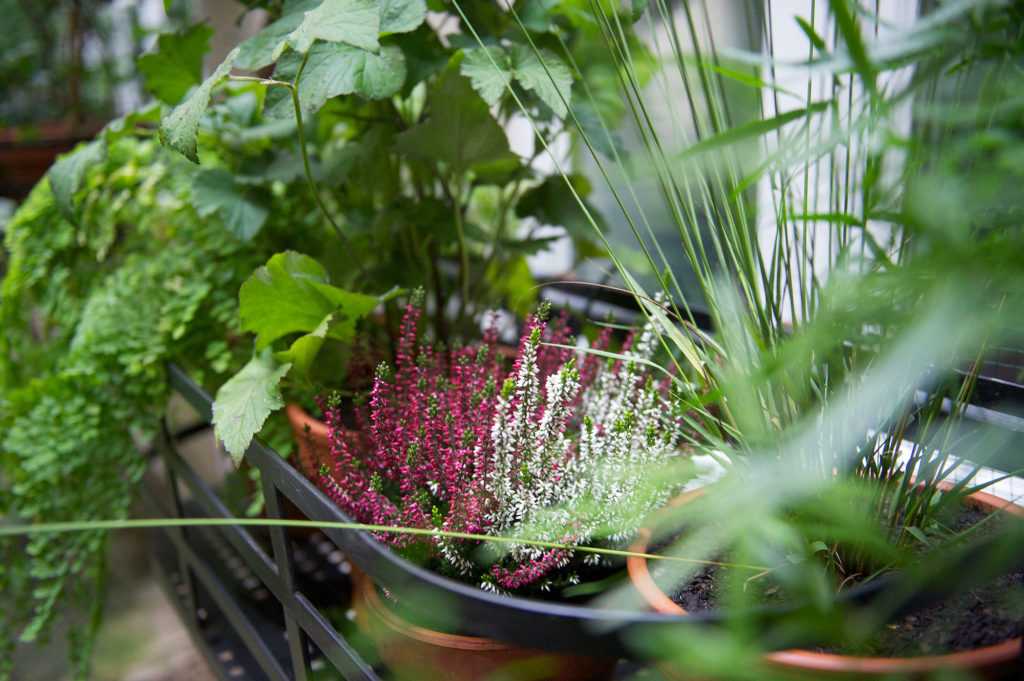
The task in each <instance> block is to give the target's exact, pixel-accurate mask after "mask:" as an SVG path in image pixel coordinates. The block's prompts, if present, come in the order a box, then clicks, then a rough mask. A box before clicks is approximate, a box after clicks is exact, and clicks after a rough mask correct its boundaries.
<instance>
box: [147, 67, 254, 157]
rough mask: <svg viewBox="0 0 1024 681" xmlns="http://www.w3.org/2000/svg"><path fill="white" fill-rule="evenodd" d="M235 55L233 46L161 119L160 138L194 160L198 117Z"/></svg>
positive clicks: (225, 75) (165, 143) (196, 155)
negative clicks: (190, 91)
mask: <svg viewBox="0 0 1024 681" xmlns="http://www.w3.org/2000/svg"><path fill="white" fill-rule="evenodd" d="M237 56H238V48H237V47H236V48H235V49H233V50H231V52H230V53H229V54H228V56H227V58H225V59H224V61H223V62H222V63H221V65H220V66H218V67H217V68H216V70H214V72H213V73H212V74H211V75H210V77H209V78H207V79H206V80H204V81H203V82H202V84H201V85H199V86H198V87H197V88H195V89H194V90H192V93H191V94H189V96H188V97H186V98H185V99H184V100H183V101H182V102H181V104H179V105H178V106H176V107H175V108H174V110H173V111H172V112H171V113H170V114H168V115H167V117H165V118H164V119H163V121H161V123H160V141H161V142H163V144H164V145H165V146H168V147H170V148H171V149H174V150H175V151H177V152H178V153H179V154H181V155H182V156H184V157H185V158H187V159H188V160H190V161H192V162H193V163H199V155H198V154H197V153H196V136H197V134H198V132H199V119H200V118H202V115H203V112H205V111H206V107H207V106H208V105H209V103H210V94H211V93H212V92H213V88H214V87H215V86H216V85H217V84H218V83H220V81H222V80H223V79H224V78H225V77H227V75H228V74H229V73H230V72H231V67H232V66H233V65H234V62H235V58H236V57H237Z"/></svg>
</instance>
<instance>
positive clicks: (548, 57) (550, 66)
mask: <svg viewBox="0 0 1024 681" xmlns="http://www.w3.org/2000/svg"><path fill="white" fill-rule="evenodd" d="M512 64H513V68H514V69H515V74H516V80H517V81H519V84H520V85H522V86H523V87H524V88H526V89H527V90H532V91H533V92H534V93H536V95H537V96H538V97H540V100H541V101H542V102H544V103H545V104H547V105H548V107H549V108H550V109H551V110H552V111H554V112H555V115H556V116H558V117H559V118H565V115H566V114H567V113H569V109H568V106H567V105H568V103H569V97H570V95H571V88H572V71H570V70H569V67H568V66H566V65H565V62H563V61H562V60H561V59H559V58H558V57H557V56H555V55H554V54H553V53H552V52H551V51H549V50H540V51H534V49H533V48H532V47H529V46H527V45H513V46H512Z"/></svg>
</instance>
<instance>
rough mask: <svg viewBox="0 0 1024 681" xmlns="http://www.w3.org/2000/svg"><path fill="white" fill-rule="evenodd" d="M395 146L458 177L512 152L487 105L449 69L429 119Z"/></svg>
mask: <svg viewBox="0 0 1024 681" xmlns="http://www.w3.org/2000/svg"><path fill="white" fill-rule="evenodd" d="M396 147H397V148H398V150H399V151H401V152H403V153H405V154H408V155H409V156H413V157H417V158H423V159H427V160H433V161H440V162H442V163H444V164H446V165H447V166H448V167H449V168H450V169H451V170H452V171H453V172H454V173H456V174H461V173H463V172H465V171H466V170H468V169H469V168H471V167H472V166H473V165H474V164H477V163H487V162H489V161H497V160H500V159H503V158H507V157H508V156H509V155H510V153H511V152H510V151H509V146H508V138H507V137H505V132H504V131H503V130H502V129H501V126H499V125H498V123H497V122H496V121H495V120H494V118H493V117H492V116H491V112H490V111H489V110H488V108H487V102H485V101H484V100H483V99H481V98H480V97H479V96H478V95H477V94H476V92H475V91H474V90H473V86H472V85H470V82H469V80H468V79H467V78H465V77H463V76H461V75H459V73H458V71H457V70H456V69H455V68H448V69H447V70H446V71H445V72H444V74H442V76H441V78H440V80H438V82H437V83H436V84H435V85H434V88H433V90H432V91H431V93H430V118H429V119H427V120H426V121H425V122H423V123H420V124H419V125H417V126H416V127H414V128H412V129H411V130H407V131H406V132H404V133H402V134H401V135H399V136H398V138H397V141H396Z"/></svg>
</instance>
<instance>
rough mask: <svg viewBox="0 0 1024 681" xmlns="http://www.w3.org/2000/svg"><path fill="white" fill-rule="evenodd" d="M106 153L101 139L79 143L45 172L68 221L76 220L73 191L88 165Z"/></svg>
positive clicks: (97, 161) (58, 206)
mask: <svg viewBox="0 0 1024 681" xmlns="http://www.w3.org/2000/svg"><path fill="white" fill-rule="evenodd" d="M106 153H107V145H106V144H104V142H103V140H102V139H96V140H93V141H92V142H89V143H88V144H81V145H79V146H78V148H76V149H75V150H74V151H72V152H71V153H69V154H64V155H63V156H61V157H60V159H58V161H57V162H56V163H54V164H53V167H51V168H50V171H49V172H48V173H47V177H49V178H50V189H52V190H53V198H54V200H55V201H56V202H57V208H58V209H60V212H61V215H63V216H64V217H65V218H66V219H67V220H68V221H70V222H74V223H77V222H78V218H77V217H76V215H75V192H77V191H78V189H79V188H80V187H81V186H82V179H83V178H84V177H85V172H86V171H87V170H88V169H89V166H91V165H92V164H94V163H99V162H100V161H102V160H103V159H104V158H105V157H106Z"/></svg>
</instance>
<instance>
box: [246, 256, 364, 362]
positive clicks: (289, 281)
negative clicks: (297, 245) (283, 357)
mask: <svg viewBox="0 0 1024 681" xmlns="http://www.w3.org/2000/svg"><path fill="white" fill-rule="evenodd" d="M238 298H239V311H240V316H241V320H242V329H243V330H244V331H251V332H253V333H255V334H256V350H257V351H259V350H262V349H264V348H266V347H267V346H269V345H270V344H271V343H273V342H274V341H275V340H277V339H279V338H281V337H283V336H286V335H288V334H290V333H296V332H302V333H309V332H312V331H314V330H315V329H317V328H318V327H319V326H320V325H321V324H322V323H323V320H324V317H325V316H327V315H334V319H333V322H332V324H331V325H330V331H329V333H328V335H329V336H330V337H332V338H336V339H338V340H341V341H347V340H351V338H352V336H353V334H354V333H355V323H356V320H358V319H359V318H361V317H363V316H365V315H367V314H368V313H369V312H370V311H371V310H373V308H374V307H375V306H376V305H377V299H376V298H375V297H373V296H367V295H363V294H359V293H350V292H348V291H345V290H342V289H340V288H337V287H335V286H331V285H330V284H329V283H328V279H327V271H326V270H325V269H324V268H323V266H322V265H320V263H318V262H317V261H315V260H313V259H312V258H310V257H308V256H305V255H302V254H301V253H295V252H294V251H288V252H286V253H278V254H277V255H275V256H274V257H272V258H271V259H270V260H269V261H268V262H267V264H266V265H264V266H263V267H260V268H259V269H258V270H256V271H255V272H254V273H253V274H252V276H251V277H249V278H248V279H247V280H246V282H245V283H244V284H242V289H241V291H240V292H239V296H238Z"/></svg>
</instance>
